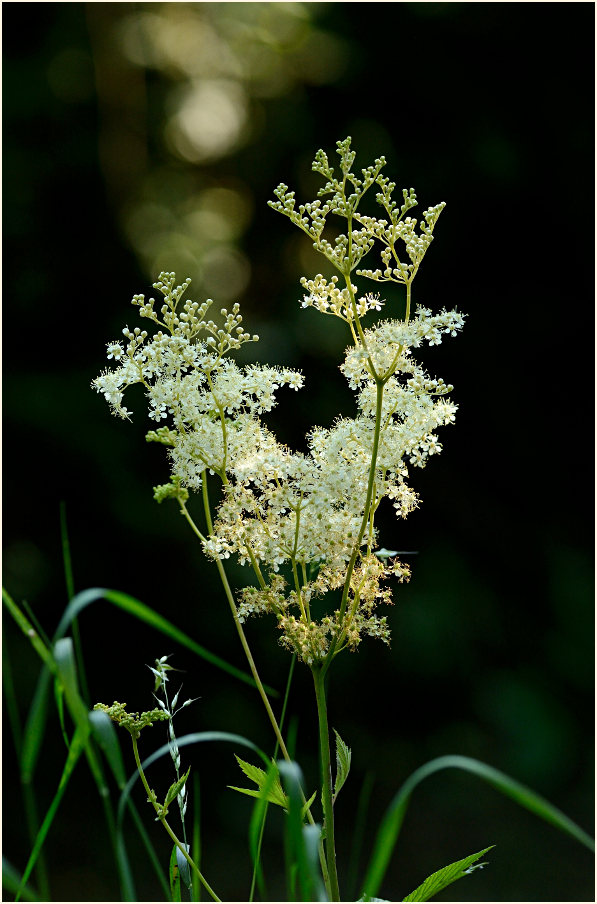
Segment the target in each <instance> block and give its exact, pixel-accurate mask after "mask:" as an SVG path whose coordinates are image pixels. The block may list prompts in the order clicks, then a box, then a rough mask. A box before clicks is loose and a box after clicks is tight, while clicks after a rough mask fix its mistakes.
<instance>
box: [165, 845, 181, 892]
mask: <svg viewBox="0 0 597 904" xmlns="http://www.w3.org/2000/svg"><path fill="white" fill-rule="evenodd" d="M177 854H178V848H177V847H176V845H175V844H173V845H172V853H171V854H170V867H169V870H168V878H169V879H170V895H171V897H170V900H171V901H182V898H181V896H180V870H179V869H178V857H177V856H176V855H177Z"/></svg>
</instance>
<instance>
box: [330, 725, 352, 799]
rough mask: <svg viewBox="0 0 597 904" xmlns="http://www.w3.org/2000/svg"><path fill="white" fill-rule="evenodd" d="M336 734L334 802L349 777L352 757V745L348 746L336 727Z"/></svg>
mask: <svg viewBox="0 0 597 904" xmlns="http://www.w3.org/2000/svg"><path fill="white" fill-rule="evenodd" d="M334 734H335V735H336V782H335V784H334V795H333V799H332V803H335V802H336V798H337V797H338V793H339V791H340V788H341V787H342V785H343V784H344V782H345V781H346V779H347V778H348V773H349V772H350V761H351V758H352V754H351V752H350V747H347V746H346V744H345V743H344V741H343V740H342V738H341V737H340V735H339V734H338V732H337V731H336V729H335V728H334Z"/></svg>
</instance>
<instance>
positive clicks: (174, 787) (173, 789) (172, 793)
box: [164, 766, 191, 807]
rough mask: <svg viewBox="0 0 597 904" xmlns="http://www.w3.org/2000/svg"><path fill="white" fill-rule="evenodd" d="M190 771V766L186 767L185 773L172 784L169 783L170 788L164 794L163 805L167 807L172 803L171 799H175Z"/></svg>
mask: <svg viewBox="0 0 597 904" xmlns="http://www.w3.org/2000/svg"><path fill="white" fill-rule="evenodd" d="M190 771H191V767H190V766H189V768H188V769H187V771H186V772H185V774H184V775H181V777H180V778H179V779H178V781H176V782H173V784H171V785H170V788H169V789H168V793H167V794H166V800H165V801H164V807H167V806H168V805H169V804H171V803H172V801H173V800H175V799H176V797H177V795H178V793H179V791H180V789H181V788H182V786H183V785H184V783H185V782H186V780H187V779H188V777H189V773H190Z"/></svg>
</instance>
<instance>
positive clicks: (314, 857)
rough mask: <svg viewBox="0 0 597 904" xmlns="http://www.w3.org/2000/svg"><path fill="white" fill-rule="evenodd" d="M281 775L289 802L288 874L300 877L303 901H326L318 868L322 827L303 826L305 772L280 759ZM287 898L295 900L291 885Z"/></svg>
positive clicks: (293, 764)
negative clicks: (302, 787) (303, 779)
mask: <svg viewBox="0 0 597 904" xmlns="http://www.w3.org/2000/svg"><path fill="white" fill-rule="evenodd" d="M278 768H279V770H280V775H281V776H282V778H283V781H284V787H285V791H286V794H287V795H288V799H289V802H290V807H289V812H288V817H287V820H286V828H287V834H286V858H287V870H288V873H289V876H293V875H295V876H296V877H297V878H298V883H299V889H300V893H301V900H302V901H327V895H326V893H325V886H324V884H323V880H322V878H321V872H320V870H319V839H320V836H321V827H320V826H318V825H308V826H305V825H303V816H302V809H303V803H302V795H301V786H302V782H301V779H302V773H301V770H300V768H299V766H298V764H297V763H287V762H286V761H285V760H282V761H279V762H278ZM288 900H294V899H293V897H292V890H291V889H290V888H289V898H288Z"/></svg>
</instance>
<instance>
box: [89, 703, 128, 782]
mask: <svg viewBox="0 0 597 904" xmlns="http://www.w3.org/2000/svg"><path fill="white" fill-rule="evenodd" d="M89 722H90V724H91V731H92V732H93V736H94V738H95V740H96V741H97V743H98V744H99V746H100V749H101V750H102V751H103V753H104V756H105V757H106V760H107V762H108V765H109V766H110V769H111V770H112V774H113V775H114V778H115V779H116V782H117V784H118V787H119V788H120V789H122V788H124V786H125V784H126V774H125V771H124V761H123V759H122V751H121V749H120V744H119V742H118V736H117V734H116V728H115V726H114V723H113V722H112V720H111V719H110V717H109V716H107V715H106V713H104V712H102V711H101V710H100V709H92V710H91V712H90V713H89Z"/></svg>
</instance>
